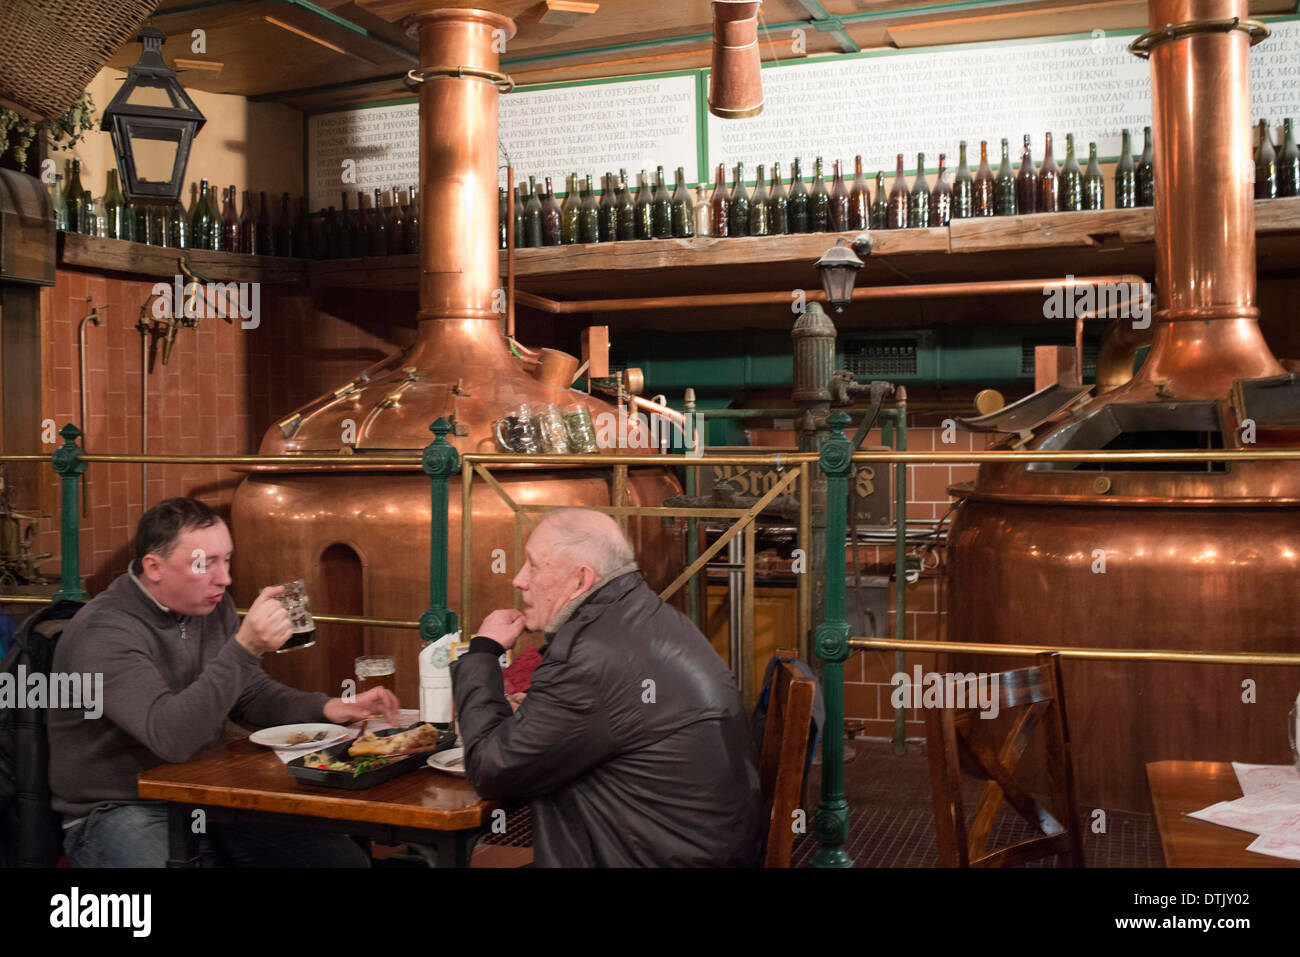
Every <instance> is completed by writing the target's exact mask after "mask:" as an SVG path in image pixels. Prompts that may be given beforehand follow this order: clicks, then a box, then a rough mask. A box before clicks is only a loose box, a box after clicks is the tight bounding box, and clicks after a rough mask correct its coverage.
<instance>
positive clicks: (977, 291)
mask: <svg viewBox="0 0 1300 957" xmlns="http://www.w3.org/2000/svg"><path fill="white" fill-rule="evenodd" d="M1143 281H1144V280H1143V279H1142V277H1141V276H1134V275H1115V276H1089V277H1083V278H1080V277H1077V276H1076V277H1075V278H1073V279H1068V280H1066V279H1056V280H1042V279H1000V280H990V281H987V282H939V283H922V284H919V285H910V286H870V287H865V288H859V289H855V290H853V301H854V302H863V301H866V300H870V299H926V298H929V299H939V298H948V297H954V296H1005V295H1012V294H1015V293H1030V292H1037V293H1042V292H1044V291H1046V290H1048V289H1052V288H1054V287H1057V286H1063V287H1067V288H1074V287H1076V286H1099V285H1111V284H1116V283H1133V282H1139V283H1140V282H1143ZM807 296H808V300H809V301H810V302H824V301H825V300H826V293H825V291H823V290H820V289H816V290H809V291H808V293H807ZM518 299H519V302H520V303H522V304H523V305H525V306H529V307H531V308H533V309H539V310H541V311H542V312H546V313H550V314H552V315H563V316H567V315H573V314H575V313H589V312H630V311H636V310H640V309H685V308H690V307H693V306H714V307H719V306H767V305H777V304H780V305H784V306H788V305H789V304H790V293H789V291H783V292H741V293H711V294H703V295H695V296H643V297H639V298H635V299H575V300H571V301H569V302H560V301H558V300H555V299H547V298H546V297H544V296H539V295H537V294H536V293H531V292H525V291H524V290H520V291H519V293H518Z"/></svg>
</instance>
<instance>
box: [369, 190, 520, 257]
mask: <svg viewBox="0 0 1300 957" xmlns="http://www.w3.org/2000/svg"><path fill="white" fill-rule="evenodd" d="M509 201H510V197H508V196H507V197H506V202H507V207H506V215H507V216H509V215H510V207H509ZM370 255H372V256H387V255H388V217H387V216H386V215H385V214H384V191H383V190H381V189H380V188H379V187H378V186H376V187H375V204H374V205H373V206H372V207H370Z"/></svg>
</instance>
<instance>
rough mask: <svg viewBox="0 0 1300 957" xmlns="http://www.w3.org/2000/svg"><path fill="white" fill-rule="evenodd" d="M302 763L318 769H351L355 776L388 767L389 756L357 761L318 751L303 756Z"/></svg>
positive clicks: (307, 766) (306, 766)
mask: <svg viewBox="0 0 1300 957" xmlns="http://www.w3.org/2000/svg"><path fill="white" fill-rule="evenodd" d="M302 764H303V767H305V768H315V769H317V770H318V771H351V772H352V776H353V777H360V776H361V775H363V774H365V773H366V772H367V771H377V770H378V769H379V768H385V767H388V758H385V757H379V756H375V757H368V758H358V759H357V760H356V761H336V760H334V759H333V758H331V757H330V756H329V755H328V754H326V753H325V752H324V751H316V752H313V753H312V754H309V755H307V756H306V757H305V758H303V759H302Z"/></svg>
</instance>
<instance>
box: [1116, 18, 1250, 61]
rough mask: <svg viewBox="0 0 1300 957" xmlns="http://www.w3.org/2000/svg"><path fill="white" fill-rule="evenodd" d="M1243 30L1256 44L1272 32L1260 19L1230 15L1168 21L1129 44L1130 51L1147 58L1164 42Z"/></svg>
mask: <svg viewBox="0 0 1300 957" xmlns="http://www.w3.org/2000/svg"><path fill="white" fill-rule="evenodd" d="M1233 30H1241V31H1243V32H1244V33H1246V34H1248V35H1249V36H1250V45H1251V46H1254V45H1255V44H1256V43H1259V42H1260V41H1261V40H1264V39H1266V38H1267V37H1268V35H1269V34H1270V33H1271V32H1272V31H1271V30H1269V28H1268V27H1267V26H1265V25H1264V24H1263V23H1261V22H1260V21H1258V20H1243V19H1242V18H1241V17H1228V18H1227V19H1224V20H1187V21H1185V22H1183V23H1167V24H1165V25H1164V27H1162V28H1161V29H1159V30H1152V31H1151V32H1150V33H1144V34H1142V36H1140V37H1138V38H1137V39H1136V40H1134V41H1133V42H1132V43H1130V44H1129V45H1128V52H1129V53H1131V54H1133V55H1134V56H1136V57H1141V58H1142V59H1144V60H1145V59H1147V58H1148V57H1149V56H1151V51H1152V50H1153V49H1154V48H1155V47H1157V46H1159V45H1160V44H1162V43H1168V42H1169V41H1171V40H1182V39H1184V38H1186V37H1192V36H1196V35H1198V34H1201V33H1231V32H1232V31H1233Z"/></svg>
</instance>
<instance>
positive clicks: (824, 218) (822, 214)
mask: <svg viewBox="0 0 1300 957" xmlns="http://www.w3.org/2000/svg"><path fill="white" fill-rule="evenodd" d="M808 228H809V230H810V231H812V232H814V233H825V232H829V231H830V228H831V194H830V193H828V192H827V191H826V180H825V178H823V176H822V158H821V157H820V156H819V157H817V159H816V160H815V161H814V162H813V184H812V190H811V191H810V192H809V194H808Z"/></svg>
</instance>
